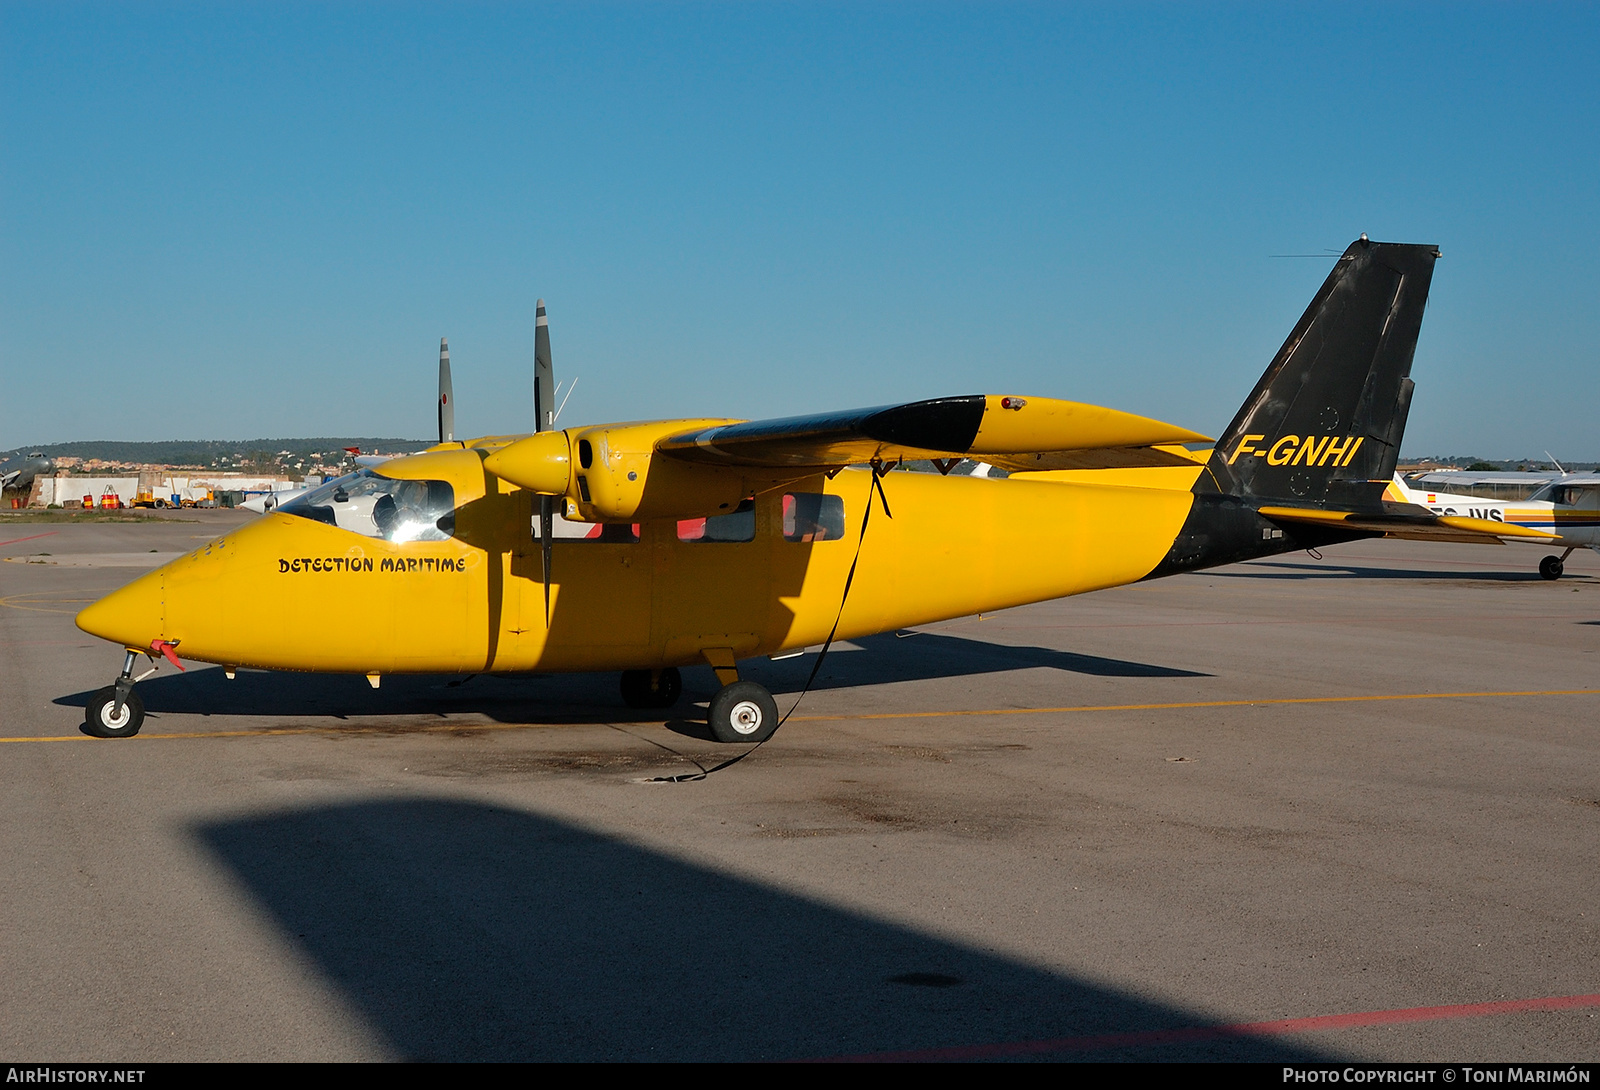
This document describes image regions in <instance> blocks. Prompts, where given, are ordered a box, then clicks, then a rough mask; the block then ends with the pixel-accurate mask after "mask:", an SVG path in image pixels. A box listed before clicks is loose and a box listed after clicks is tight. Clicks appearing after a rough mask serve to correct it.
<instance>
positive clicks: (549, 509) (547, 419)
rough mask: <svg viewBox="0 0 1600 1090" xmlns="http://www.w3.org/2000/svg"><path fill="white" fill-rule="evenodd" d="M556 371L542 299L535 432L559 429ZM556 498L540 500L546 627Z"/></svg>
mask: <svg viewBox="0 0 1600 1090" xmlns="http://www.w3.org/2000/svg"><path fill="white" fill-rule="evenodd" d="M555 384H556V371H555V366H554V365H553V364H552V363H551V362H550V319H549V318H547V317H546V316H545V313H544V300H543V299H540V300H539V302H538V306H537V309H536V311H535V318H534V323H533V419H534V431H551V430H553V429H554V428H555V426H556V385H555ZM555 506H556V504H555V497H554V496H540V497H539V543H540V547H541V549H542V550H543V559H544V568H543V572H544V627H545V628H546V630H548V629H549V628H550V562H551V544H552V542H551V539H552V538H553V537H554V535H555Z"/></svg>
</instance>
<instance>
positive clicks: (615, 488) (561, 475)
mask: <svg viewBox="0 0 1600 1090" xmlns="http://www.w3.org/2000/svg"><path fill="white" fill-rule="evenodd" d="M726 423H729V421H726V420H665V421H657V422H654V423H649V424H607V425H601V426H599V427H594V428H583V429H569V430H567V431H547V432H539V433H538V434H535V435H530V436H528V437H527V438H526V439H519V440H517V441H516V442H515V443H512V444H511V445H510V446H507V447H503V448H501V449H500V450H497V451H495V452H494V453H493V454H491V455H489V456H488V457H487V458H485V459H484V468H486V469H488V470H489V472H491V473H493V474H494V475H495V476H497V477H501V478H503V479H505V480H507V481H510V482H511V483H512V484H515V485H517V486H519V487H521V488H526V489H529V490H531V491H533V492H537V493H539V494H541V495H545V496H562V497H564V498H565V503H566V514H567V517H568V518H570V519H578V520H580V521H583V522H639V521H641V520H644V519H655V518H677V519H688V518H702V517H706V516H710V515H721V514H726V513H727V512H729V511H732V510H733V509H734V508H736V507H738V506H739V502H740V501H741V500H743V499H744V498H745V497H746V496H748V495H749V494H750V488H749V486H748V485H747V484H746V482H745V480H744V475H743V474H742V473H741V472H740V471H739V470H738V469H736V468H722V467H718V466H701V465H691V464H689V463H686V462H681V461H678V460H677V459H675V458H673V457H671V456H670V455H664V454H661V453H659V452H658V451H657V450H656V443H657V441H659V440H661V439H663V438H665V437H666V436H669V435H680V434H682V433H684V432H687V431H695V430H698V429H702V428H707V427H713V426H715V425H718V424H726Z"/></svg>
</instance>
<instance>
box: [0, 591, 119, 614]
mask: <svg viewBox="0 0 1600 1090" xmlns="http://www.w3.org/2000/svg"><path fill="white" fill-rule="evenodd" d="M48 593H49V592H48V591H34V592H31V593H28V594H13V595H11V596H10V597H7V598H0V607H6V608H10V609H25V610H27V611H28V612H29V613H77V612H78V611H77V610H76V609H48V608H46V607H47V606H53V605H57V606H59V605H81V604H84V603H87V602H93V601H96V600H97V599H94V598H47V597H44V595H46V594H48Z"/></svg>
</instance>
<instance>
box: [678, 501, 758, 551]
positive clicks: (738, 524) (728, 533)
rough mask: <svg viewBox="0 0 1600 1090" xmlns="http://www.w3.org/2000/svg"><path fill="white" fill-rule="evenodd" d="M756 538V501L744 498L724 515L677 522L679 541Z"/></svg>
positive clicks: (720, 540)
mask: <svg viewBox="0 0 1600 1090" xmlns="http://www.w3.org/2000/svg"><path fill="white" fill-rule="evenodd" d="M755 539H756V501H755V500H754V499H746V500H744V501H742V502H741V503H740V504H739V506H738V507H736V508H734V509H733V510H732V511H729V512H728V513H727V514H726V515H712V516H711V517H710V518H703V519H683V520H681V521H679V523H678V540H679V541H704V542H709V543H712V544H716V543H719V542H721V543H729V542H740V541H754V540H755Z"/></svg>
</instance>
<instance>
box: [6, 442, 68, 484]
mask: <svg viewBox="0 0 1600 1090" xmlns="http://www.w3.org/2000/svg"><path fill="white" fill-rule="evenodd" d="M54 470H55V463H54V462H52V461H51V460H50V459H49V458H46V457H45V456H44V455H43V454H41V453H39V452H38V451H34V452H33V453H32V454H14V455H12V456H11V457H10V458H7V459H6V460H5V461H3V462H0V489H17V490H21V489H24V488H32V487H33V479H34V478H35V477H37V476H38V475H39V474H41V473H51V472H53V471H54Z"/></svg>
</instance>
